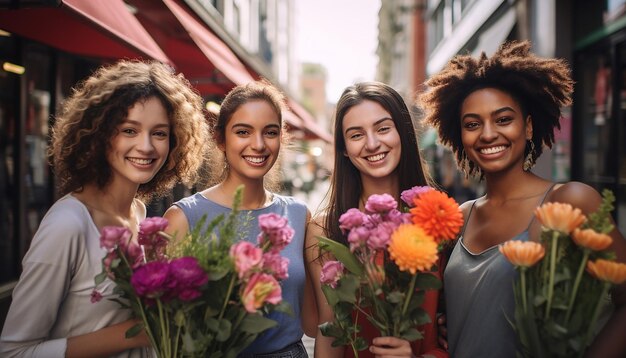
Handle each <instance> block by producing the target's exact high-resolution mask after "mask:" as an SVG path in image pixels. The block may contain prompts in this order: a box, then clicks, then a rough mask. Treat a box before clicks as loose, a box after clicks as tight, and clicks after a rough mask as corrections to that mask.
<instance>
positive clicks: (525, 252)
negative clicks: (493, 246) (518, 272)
mask: <svg viewBox="0 0 626 358" xmlns="http://www.w3.org/2000/svg"><path fill="white" fill-rule="evenodd" d="M498 249H499V250H500V252H501V253H502V255H504V257H506V259H507V260H509V262H510V263H511V264H513V266H521V267H530V266H533V265H534V264H536V263H537V262H538V261H539V260H541V259H542V258H543V256H544V255H545V254H546V249H545V248H544V247H543V245H541V244H540V243H538V242H533V241H521V240H511V241H507V242H505V243H504V244H502V245H500V247H499V248H498Z"/></svg>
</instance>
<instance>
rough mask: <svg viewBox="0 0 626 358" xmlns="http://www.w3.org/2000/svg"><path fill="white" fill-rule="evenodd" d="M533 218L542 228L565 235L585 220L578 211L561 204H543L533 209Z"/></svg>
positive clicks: (568, 205)
mask: <svg viewBox="0 0 626 358" xmlns="http://www.w3.org/2000/svg"><path fill="white" fill-rule="evenodd" d="M535 216H536V217H537V219H539V221H540V222H541V224H542V225H543V226H544V227H546V228H548V229H552V230H556V231H560V232H562V233H565V234H569V233H571V232H572V231H573V230H574V229H575V228H577V227H578V226H580V224H582V223H584V222H585V220H587V218H586V217H585V215H583V213H582V212H581V211H580V209H577V208H576V209H574V207H572V206H571V205H570V204H563V203H546V204H543V205H541V206H540V207H538V208H537V209H535Z"/></svg>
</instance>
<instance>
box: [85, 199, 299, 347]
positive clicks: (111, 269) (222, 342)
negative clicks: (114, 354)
mask: <svg viewBox="0 0 626 358" xmlns="http://www.w3.org/2000/svg"><path fill="white" fill-rule="evenodd" d="M241 193H242V189H241V188H239V189H238V190H237V191H236V194H235V199H234V203H233V210H232V212H231V213H230V214H229V215H227V216H224V215H221V216H218V217H216V218H215V219H214V220H213V221H211V222H210V223H208V225H206V227H205V223H206V220H205V219H202V220H200V222H199V223H198V225H196V227H195V228H194V229H193V230H192V231H191V232H190V233H189V234H188V235H187V236H186V237H185V238H184V239H182V240H178V241H175V242H170V239H171V238H170V237H169V236H168V235H167V234H165V233H164V232H163V230H164V229H165V228H166V227H167V220H166V219H164V218H161V217H152V218H147V219H145V220H144V221H143V222H142V223H141V224H140V229H139V235H138V239H137V242H138V243H139V244H141V246H140V245H138V244H137V243H134V241H132V240H131V236H132V235H131V232H130V230H128V229H126V228H119V227H105V228H103V229H102V231H101V246H102V247H103V248H105V249H106V250H107V254H106V256H105V257H104V258H103V260H102V264H103V271H102V273H101V274H99V275H98V276H96V278H95V281H96V288H97V286H98V285H99V284H101V283H102V282H103V281H104V280H105V279H107V278H108V279H110V280H112V281H113V282H114V283H115V285H116V287H115V289H114V293H116V294H118V295H119V297H120V299H115V300H116V301H117V302H119V303H120V304H121V305H122V306H123V307H127V308H130V309H131V310H132V311H133V313H134V315H135V316H136V317H137V318H139V319H140V321H141V323H140V324H137V325H136V326H134V327H133V328H131V329H130V330H129V331H128V332H127V333H126V335H127V336H133V335H135V334H138V333H139V332H140V331H141V330H142V329H143V330H145V332H146V333H147V335H148V337H149V339H150V342H151V344H152V346H153V347H154V349H155V351H156V353H157V355H158V356H159V357H162V358H164V357H182V356H185V357H217V356H219V357H230V358H235V357H236V356H237V354H238V353H239V352H241V351H242V350H243V349H245V348H246V347H247V346H248V345H249V344H250V343H252V341H254V339H255V338H256V337H257V336H258V335H259V334H260V333H262V332H263V331H265V330H267V329H269V328H271V327H273V326H275V325H276V324H277V323H276V322H275V321H273V320H271V319H269V318H266V317H264V316H265V315H266V314H267V313H269V312H270V311H272V310H279V311H282V312H287V313H291V312H290V307H289V305H288V304H287V303H285V302H283V301H282V292H281V287H280V280H283V279H285V278H287V277H288V271H287V267H288V264H289V260H288V259H287V258H284V257H282V256H281V255H280V252H281V250H282V249H283V248H284V247H285V246H287V245H288V244H289V242H290V241H291V238H292V237H293V229H291V227H289V225H288V222H287V219H285V218H283V217H281V216H279V215H276V214H267V215H261V216H259V227H260V230H261V233H260V234H259V236H258V242H257V243H256V244H253V243H250V242H247V241H242V240H240V238H239V237H238V228H239V227H240V226H241V225H242V224H243V223H241V222H240V221H241V215H239V211H238V209H237V208H238V206H239V203H240V202H241ZM90 299H91V301H92V302H94V303H95V302H97V301H99V300H101V299H102V295H101V294H100V292H98V291H97V290H96V289H94V291H93V293H92V295H91V297H90Z"/></svg>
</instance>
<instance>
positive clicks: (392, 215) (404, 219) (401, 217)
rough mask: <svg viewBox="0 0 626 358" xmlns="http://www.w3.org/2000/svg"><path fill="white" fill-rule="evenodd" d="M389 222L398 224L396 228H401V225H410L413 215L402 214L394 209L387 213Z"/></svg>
mask: <svg viewBox="0 0 626 358" xmlns="http://www.w3.org/2000/svg"><path fill="white" fill-rule="evenodd" d="M387 220H388V221H391V222H392V223H394V224H396V226H400V224H408V223H410V222H411V214H409V213H402V212H400V210H398V209H392V210H391V211H390V212H388V213H387Z"/></svg>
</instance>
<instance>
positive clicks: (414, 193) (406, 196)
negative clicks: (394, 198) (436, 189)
mask: <svg viewBox="0 0 626 358" xmlns="http://www.w3.org/2000/svg"><path fill="white" fill-rule="evenodd" d="M431 190H433V188H432V187H429V186H414V187H412V188H411V189H407V190H405V191H403V192H402V194H400V199H402V201H404V202H405V203H406V205H408V206H409V207H410V208H412V207H414V206H415V199H417V198H418V197H419V196H420V195H422V194H424V193H426V192H428V191H431Z"/></svg>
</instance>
